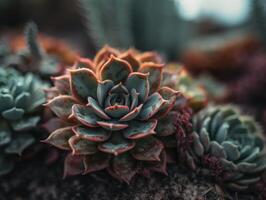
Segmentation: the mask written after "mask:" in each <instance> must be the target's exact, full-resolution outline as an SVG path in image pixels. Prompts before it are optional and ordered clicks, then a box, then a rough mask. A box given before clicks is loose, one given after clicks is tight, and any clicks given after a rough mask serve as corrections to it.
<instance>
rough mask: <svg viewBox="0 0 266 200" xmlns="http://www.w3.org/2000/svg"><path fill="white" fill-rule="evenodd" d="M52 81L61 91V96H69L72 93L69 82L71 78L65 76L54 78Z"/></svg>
mask: <svg viewBox="0 0 266 200" xmlns="http://www.w3.org/2000/svg"><path fill="white" fill-rule="evenodd" d="M52 81H53V83H54V86H55V87H56V89H57V90H58V91H59V93H60V94H68V95H69V92H70V82H69V76H68V75H63V76H57V77H52Z"/></svg>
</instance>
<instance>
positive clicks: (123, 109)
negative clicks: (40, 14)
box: [46, 46, 183, 182]
mask: <svg viewBox="0 0 266 200" xmlns="http://www.w3.org/2000/svg"><path fill="white" fill-rule="evenodd" d="M158 61H159V59H158V57H157V55H156V54H154V53H144V54H140V53H138V52H136V51H134V50H129V51H126V52H122V53H120V52H119V51H118V50H116V49H113V48H110V47H108V46H105V47H104V48H103V49H101V50H100V51H99V52H98V54H97V55H96V56H95V58H94V60H93V61H92V60H90V59H85V58H80V59H79V60H78V62H77V63H76V64H75V66H74V67H73V69H71V70H70V71H69V72H68V73H66V74H65V75H63V76H59V77H56V78H54V84H55V87H54V88H51V89H50V90H49V91H48V96H49V97H50V98H51V99H50V101H49V102H48V103H47V106H48V107H49V108H50V109H51V110H52V111H53V112H54V113H55V114H56V115H57V117H58V118H60V119H61V120H63V121H64V122H65V123H66V124H67V126H64V127H60V128H58V129H56V130H55V131H54V132H53V133H52V134H51V135H50V136H49V137H48V138H47V140H46V142H47V143H50V144H52V145H54V146H56V147H58V148H61V149H64V150H69V151H71V152H72V154H69V155H68V156H67V158H66V160H65V175H74V174H80V173H85V174H86V173H90V172H93V171H98V170H102V169H107V170H108V172H109V173H110V174H111V175H112V176H113V177H115V178H117V179H119V180H122V181H126V182H129V181H130V180H131V179H132V177H134V176H135V175H136V174H137V173H142V174H148V173H149V172H150V171H160V172H164V173H166V171H165V170H166V169H165V167H166V151H165V148H166V147H165V145H164V144H163V140H161V139H160V138H161V137H163V136H168V135H169V133H167V131H165V133H162V132H161V134H160V133H158V132H157V131H155V130H156V128H158V127H157V124H158V121H159V119H160V118H163V117H164V116H167V114H168V113H169V111H171V110H172V109H173V108H174V106H175V103H176V102H177V101H178V99H183V96H182V95H181V94H180V92H178V91H175V90H173V89H171V88H169V87H161V80H162V69H163V65H162V64H159V63H158ZM52 97H53V98H52ZM53 126H55V125H53Z"/></svg>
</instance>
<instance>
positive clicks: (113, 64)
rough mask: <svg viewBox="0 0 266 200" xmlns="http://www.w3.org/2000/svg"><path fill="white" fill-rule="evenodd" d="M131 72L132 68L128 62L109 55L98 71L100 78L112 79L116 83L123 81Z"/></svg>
mask: <svg viewBox="0 0 266 200" xmlns="http://www.w3.org/2000/svg"><path fill="white" fill-rule="evenodd" d="M131 72H132V68H131V66H130V65H129V64H128V62H126V61H123V60H121V59H119V58H116V57H114V56H111V57H110V59H109V60H108V61H107V62H106V63H105V64H104V66H103V67H102V70H101V71H100V79H101V80H112V81H113V82H114V84H118V83H120V82H124V81H125V80H126V78H127V77H128V75H129V74H130V73H131Z"/></svg>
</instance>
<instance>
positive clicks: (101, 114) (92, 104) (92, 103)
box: [87, 97, 111, 120]
mask: <svg viewBox="0 0 266 200" xmlns="http://www.w3.org/2000/svg"><path fill="white" fill-rule="evenodd" d="M87 106H88V107H91V108H92V110H93V111H94V113H95V114H96V115H98V116H99V117H101V118H103V119H105V120H109V119H111V118H110V117H109V116H108V115H106V114H105V112H104V111H103V109H102V108H101V107H100V106H99V104H98V102H97V101H95V99H93V98H91V97H89V98H88V104H87Z"/></svg>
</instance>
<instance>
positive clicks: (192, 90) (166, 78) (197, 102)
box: [163, 64, 208, 111]
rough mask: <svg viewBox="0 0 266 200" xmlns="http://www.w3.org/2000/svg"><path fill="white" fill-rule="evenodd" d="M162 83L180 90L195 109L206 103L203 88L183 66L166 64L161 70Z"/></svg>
mask: <svg viewBox="0 0 266 200" xmlns="http://www.w3.org/2000/svg"><path fill="white" fill-rule="evenodd" d="M163 85H166V86H169V87H172V88H175V89H176V90H178V91H180V92H182V93H183V94H184V96H185V97H186V99H187V101H188V102H187V103H188V105H189V106H190V107H191V108H193V110H195V111H197V110H200V109H202V108H204V107H205V106H206V105H207V103H208V97H207V93H206V91H205V89H204V88H203V87H202V85H201V84H199V83H198V82H197V81H196V80H194V79H193V78H192V77H191V75H190V74H189V73H188V71H187V70H186V69H185V68H184V67H183V66H180V65H177V64H169V65H167V66H166V68H165V69H164V71H163Z"/></svg>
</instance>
